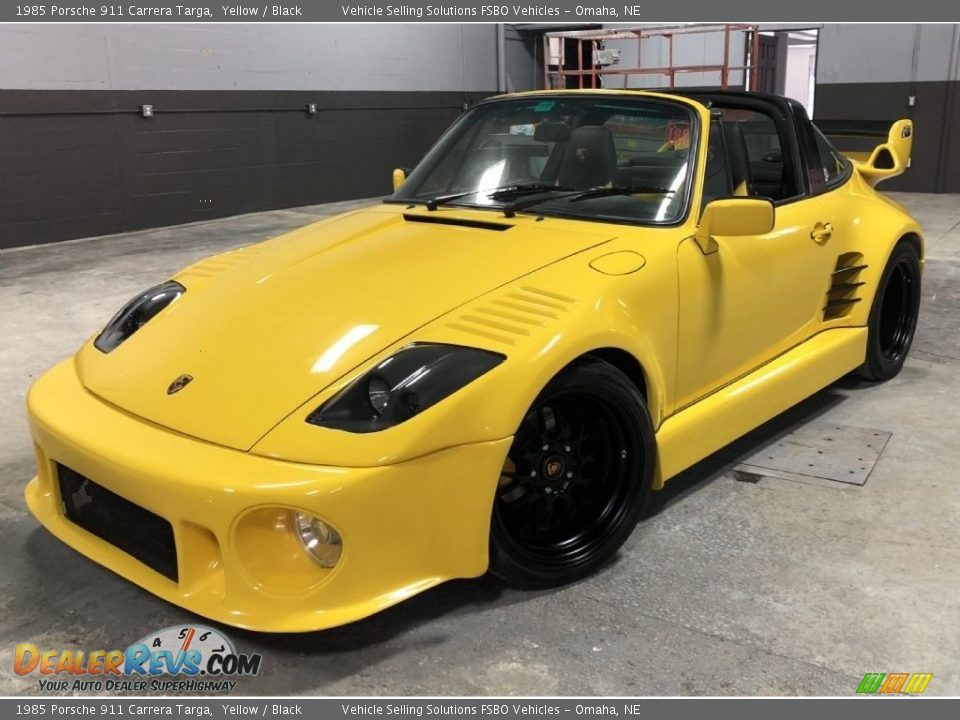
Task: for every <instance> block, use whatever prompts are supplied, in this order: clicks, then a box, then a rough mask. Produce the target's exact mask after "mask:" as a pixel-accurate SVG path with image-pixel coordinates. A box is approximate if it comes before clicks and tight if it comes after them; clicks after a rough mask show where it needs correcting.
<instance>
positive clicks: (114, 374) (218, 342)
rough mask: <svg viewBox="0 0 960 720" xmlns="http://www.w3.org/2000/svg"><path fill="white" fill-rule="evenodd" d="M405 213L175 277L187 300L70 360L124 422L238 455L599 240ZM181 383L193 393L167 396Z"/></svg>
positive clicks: (549, 225)
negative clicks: (437, 327) (338, 386)
mask: <svg viewBox="0 0 960 720" xmlns="http://www.w3.org/2000/svg"><path fill="white" fill-rule="evenodd" d="M403 213H404V211H403V209H402V208H401V207H397V206H389V205H385V206H380V207H375V208H370V209H368V210H363V211H360V212H356V213H352V214H349V215H343V216H340V217H337V218H332V219H331V220H327V221H323V222H320V223H316V224H314V225H310V226H308V227H305V228H302V229H300V230H297V231H295V232H292V233H289V234H288V235H284V236H281V237H279V238H276V239H274V240H271V241H268V242H266V243H263V244H261V245H258V246H253V247H252V248H249V249H245V250H240V251H236V252H233V253H227V254H225V255H223V256H217V257H216V258H211V259H210V260H207V261H202V262H200V263H198V264H197V265H195V266H192V267H190V268H187V269H186V270H184V271H183V272H181V273H180V274H179V275H177V276H176V279H177V280H178V281H179V282H180V283H181V284H183V285H184V286H185V287H186V288H187V292H186V293H185V294H184V295H183V296H181V297H180V298H179V299H178V300H177V301H176V302H174V303H173V304H172V305H171V306H169V307H168V308H167V309H166V310H164V311H163V312H161V313H160V314H159V315H157V316H156V317H155V318H153V319H152V320H151V321H150V322H149V323H147V324H146V325H145V326H144V327H143V328H141V329H140V330H139V331H138V332H137V333H135V334H134V335H133V336H131V337H130V338H129V339H127V340H126V342H124V343H123V344H121V345H120V346H119V347H118V348H116V349H115V350H113V351H112V352H111V353H109V354H104V353H101V352H100V351H99V350H97V349H96V348H94V347H93V344H92V342H91V343H87V345H86V346H85V347H84V348H83V349H82V350H81V351H80V353H79V354H78V356H77V363H78V370H79V373H80V377H81V379H82V381H83V384H84V385H85V386H86V387H87V389H88V390H90V391H91V392H93V393H94V394H96V395H98V396H100V397H102V398H103V399H105V400H107V401H108V402H110V403H113V404H114V405H117V406H118V407H120V408H123V409H124V410H126V411H128V412H130V413H132V414H134V415H137V416H140V417H142V418H145V419H147V420H150V421H152V422H154V423H157V424H159V425H162V426H165V427H168V428H171V429H173V430H176V431H179V432H182V433H184V434H187V435H191V436H194V437H198V438H202V439H204V440H208V441H210V442H214V443H217V444H220V445H225V446H228V447H232V448H237V449H243V450H247V449H249V448H250V447H252V446H253V445H254V444H255V443H256V442H257V440H258V439H259V438H260V437H262V436H263V435H264V434H265V433H266V432H268V431H269V430H270V429H271V428H272V427H273V426H275V425H276V424H277V423H278V422H280V421H281V420H282V419H283V418H284V417H286V416H287V415H288V414H290V413H291V412H292V411H293V410H295V409H296V408H297V407H299V406H300V405H301V404H302V403H304V402H305V401H307V400H308V399H310V398H311V397H312V396H313V395H315V394H316V393H318V392H320V391H321V390H322V389H323V388H325V387H326V386H328V385H329V384H330V383H332V382H334V381H335V380H336V379H337V378H339V377H341V376H342V375H343V374H344V373H346V372H348V371H349V370H351V369H352V368H354V367H356V366H357V365H359V364H361V363H363V362H364V361H365V360H367V359H368V358H370V357H371V356H373V355H375V354H376V353H378V352H379V351H381V350H383V349H384V348H386V347H387V346H389V345H391V344H392V343H394V342H397V341H398V340H400V339H401V338H403V337H404V336H406V335H408V334H410V333H411V332H413V331H415V330H417V329H418V328H421V327H423V326H424V325H426V324H427V323H429V322H430V321H432V320H434V319H436V318H437V317H440V316H441V315H444V314H446V313H447V312H449V311H450V310H452V309H454V308H456V307H458V306H459V305H462V304H464V303H466V302H468V301H470V300H472V299H474V298H476V297H478V296H479V295H482V294H484V293H486V292H488V291H490V290H493V289H494V288H497V287H499V286H501V285H503V284H505V283H508V282H510V281H511V280H514V279H516V278H518V277H520V276H522V275H525V274H528V273H530V272H532V271H534V270H536V269H538V268H541V267H543V266H545V265H548V264H550V263H552V262H555V261H557V260H559V259H561V258H564V257H566V256H569V255H571V254H573V253H576V252H579V251H582V250H585V249H587V248H589V247H593V246H596V245H598V244H600V243H602V242H605V241H606V240H608V239H609V237H608V236H606V235H598V234H595V233H592V232H590V231H589V230H588V231H587V232H584V230H585V229H586V228H584V227H583V225H584V224H582V223H577V224H576V226H575V227H573V228H571V229H561V227H562V226H561V224H560V223H559V222H557V221H549V220H548V221H545V222H541V223H536V222H534V220H533V218H528V217H522V218H515V219H514V220H512V221H505V220H500V219H497V218H496V216H494V215H492V214H491V213H489V212H486V213H479V212H472V213H471V212H467V211H460V210H452V209H442V210H438V211H436V212H432V213H431V212H427V211H425V210H424V209H422V208H419V209H415V210H407V211H406V213H407V218H405V217H404V214H403ZM416 217H419V218H423V219H429V220H433V221H435V220H448V219H459V220H468V221H469V220H475V221H482V222H487V223H489V222H492V221H498V222H503V223H504V225H505V226H506V227H507V228H508V229H505V230H501V229H488V228H481V227H469V226H463V225H450V224H441V223H437V222H417V221H416V220H415V218H416ZM411 218H414V219H411ZM565 225H566V226H567V227H570V224H569V223H566V224H565ZM590 229H591V230H592V228H590ZM423 339H426V340H429V338H423ZM184 374H189V375H191V376H192V377H193V380H192V382H190V383H189V385H187V386H186V387H184V388H183V389H182V390H181V391H179V392H177V393H175V394H172V395H170V394H168V393H167V388H168V387H169V386H170V384H171V382H172V381H173V380H174V379H175V378H177V377H178V376H180V375H184Z"/></svg>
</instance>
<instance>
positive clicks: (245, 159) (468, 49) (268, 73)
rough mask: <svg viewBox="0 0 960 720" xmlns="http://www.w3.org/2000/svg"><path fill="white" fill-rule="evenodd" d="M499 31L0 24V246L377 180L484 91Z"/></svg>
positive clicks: (288, 202)
mask: <svg viewBox="0 0 960 720" xmlns="http://www.w3.org/2000/svg"><path fill="white" fill-rule="evenodd" d="M496 32H497V31H496V27H495V26H493V25H430V26H424V25H419V26H418V25H389V26H385V25H380V26H371V25H336V26H334V25H266V26H261V25H256V26H255V25H231V26H204V25H198V26H190V25H149V26H147V25H142V26H138V25H127V26H118V25H73V26H56V25H51V26H36V25H16V26H14V25H7V26H0V247H11V246H16V245H28V244H34V243H42V242H51V241H56V240H63V239H67V238H74V237H84V236H88V235H100V234H107V233H113V232H119V231H125V230H130V229H136V228H143V227H151V226H158V225H166V224H173V223H179V222H188V221H193V220H201V219H206V218H211V217H218V216H223V215H230V214H235V213H240V212H251V211H257V210H263V209H270V208H277V207H289V206H294V205H305V204H311V203H318V202H325V201H330V200H340V199H346V198H351V197H362V196H368V195H376V194H385V193H387V192H389V187H390V181H389V176H390V170H391V169H392V168H393V167H396V166H408V165H413V164H415V163H416V162H417V160H418V159H419V158H420V157H421V156H422V154H423V152H424V151H425V150H426V149H427V148H428V147H429V145H430V144H431V143H432V141H433V140H434V139H435V138H436V137H437V135H438V134H439V133H440V132H441V131H442V130H443V129H444V128H445V127H446V126H447V125H449V123H450V122H451V121H452V120H453V119H455V118H456V116H457V115H458V114H459V113H460V112H461V111H462V109H463V107H464V105H465V104H469V103H471V102H473V101H475V100H476V99H478V98H480V97H483V96H486V95H489V94H491V93H493V92H495V91H496V89H497V38H496ZM308 103H316V105H317V109H318V111H317V113H316V114H314V115H310V114H308V113H307V112H306V107H307V104H308ZM143 104H151V105H153V106H154V109H155V116H154V117H152V118H144V117H142V116H141V115H140V111H139V110H140V106H141V105H143Z"/></svg>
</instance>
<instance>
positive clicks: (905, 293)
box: [859, 240, 920, 382]
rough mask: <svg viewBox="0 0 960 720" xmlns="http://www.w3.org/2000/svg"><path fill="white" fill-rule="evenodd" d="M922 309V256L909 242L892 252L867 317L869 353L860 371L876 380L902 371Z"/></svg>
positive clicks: (870, 378)
mask: <svg viewBox="0 0 960 720" xmlns="http://www.w3.org/2000/svg"><path fill="white" fill-rule="evenodd" d="M919 313H920V257H919V255H918V253H917V249H916V247H914V245H913V244H912V243H910V242H906V241H902V240H901V241H900V243H899V244H897V246H896V247H895V248H894V249H893V252H892V253H890V259H889V260H888V261H887V266H886V267H885V268H884V269H883V275H882V276H881V278H880V285H879V287H878V288H877V293H876V295H875V296H874V298H873V306H872V307H871V308H870V318H869V320H868V321H867V328H868V330H867V357H866V361H865V362H864V364H863V365H862V366H860V368H859V373H860V375H861V376H862V377H863V378H865V379H867V380H872V381H874V382H882V381H884V380H889V379H890V378H892V377H894V376H895V375H896V374H897V373H899V372H900V370H901V368H903V363H904V361H906V359H907V354H908V353H909V352H910V345H911V344H912V343H913V336H914V334H915V333H916V330H917V316H918V315H919Z"/></svg>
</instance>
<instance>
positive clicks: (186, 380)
mask: <svg viewBox="0 0 960 720" xmlns="http://www.w3.org/2000/svg"><path fill="white" fill-rule="evenodd" d="M191 382H193V375H181V376H180V377H178V378H177V379H176V380H174V381H173V382H172V383H170V384H169V385H168V386H167V395H173V394H175V393H178V392H180V391H181V390H183V389H184V388H185V387H186V386H187V385H189V384H190V383H191Z"/></svg>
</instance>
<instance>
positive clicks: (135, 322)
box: [93, 280, 187, 353]
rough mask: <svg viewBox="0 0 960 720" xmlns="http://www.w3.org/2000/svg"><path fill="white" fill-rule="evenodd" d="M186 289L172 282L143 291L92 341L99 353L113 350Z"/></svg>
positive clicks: (121, 309)
mask: <svg viewBox="0 0 960 720" xmlns="http://www.w3.org/2000/svg"><path fill="white" fill-rule="evenodd" d="M186 291H187V289H186V288H185V287H184V286H183V285H181V284H180V283H178V282H175V281H174V280H168V281H167V282H165V283H160V284H159V285H156V286H155V287H152V288H150V289H149V290H144V291H143V292H142V293H140V294H139V295H137V296H136V297H135V298H133V300H131V301H130V302H128V303H127V304H126V305H124V306H123V307H122V308H120V311H119V312H118V313H117V314H116V315H114V316H113V318H111V320H110V322H108V323H107V325H106V327H104V328H103V330H101V331H100V334H99V335H97V339H96V340H94V341H93V345H94V347H96V348H97V350H99V351H100V352H104V353H108V352H110V351H111V350H115V349H116V348H117V347H118V346H119V345H120V344H121V343H122V342H123V341H124V340H126V339H127V338H128V337H130V336H131V335H133V334H134V333H135V332H136V331H137V330H139V329H140V328H142V327H143V326H144V325H146V324H147V323H148V322H149V321H150V319H151V318H153V317H154V316H155V315H156V314H157V313H159V312H160V311H161V310H163V309H164V308H165V307H167V305H169V304H170V303H172V302H173V301H174V300H176V299H177V298H178V297H180V296H181V295H183V294H184V293H185V292H186Z"/></svg>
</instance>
